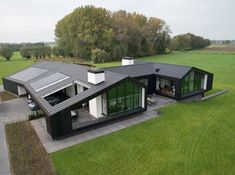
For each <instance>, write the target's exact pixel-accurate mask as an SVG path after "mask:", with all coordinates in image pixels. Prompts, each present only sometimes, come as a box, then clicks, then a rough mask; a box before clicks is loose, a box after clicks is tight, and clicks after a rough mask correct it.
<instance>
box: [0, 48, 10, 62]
mask: <svg viewBox="0 0 235 175" xmlns="http://www.w3.org/2000/svg"><path fill="white" fill-rule="evenodd" d="M0 55H1V56H2V57H4V58H6V60H7V61H9V60H10V58H11V56H12V55H13V50H12V49H11V48H9V47H1V48H0Z"/></svg>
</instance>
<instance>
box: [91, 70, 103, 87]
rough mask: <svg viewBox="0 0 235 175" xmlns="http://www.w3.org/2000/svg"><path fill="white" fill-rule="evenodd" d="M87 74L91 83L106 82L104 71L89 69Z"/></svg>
mask: <svg viewBox="0 0 235 175" xmlns="http://www.w3.org/2000/svg"><path fill="white" fill-rule="evenodd" d="M87 74H88V76H87V77H88V82H89V83H92V84H99V83H101V82H103V81H104V80H105V76H104V70H103V69H89V70H88V72H87Z"/></svg>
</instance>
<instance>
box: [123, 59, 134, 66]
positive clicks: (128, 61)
mask: <svg viewBox="0 0 235 175" xmlns="http://www.w3.org/2000/svg"><path fill="white" fill-rule="evenodd" d="M132 64H134V60H127V59H122V66H126V65H132Z"/></svg>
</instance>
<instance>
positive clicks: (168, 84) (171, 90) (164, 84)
mask: <svg viewBox="0 0 235 175" xmlns="http://www.w3.org/2000/svg"><path fill="white" fill-rule="evenodd" d="M156 91H157V92H159V93H162V94H165V95H169V96H175V83H174V81H172V80H168V79H165V78H156Z"/></svg>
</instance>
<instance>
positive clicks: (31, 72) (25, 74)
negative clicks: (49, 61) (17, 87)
mask: <svg viewBox="0 0 235 175" xmlns="http://www.w3.org/2000/svg"><path fill="white" fill-rule="evenodd" d="M47 71H48V70H46V69H40V68H36V67H30V68H28V69H25V70H23V71H21V72H18V73H16V74H13V75H11V76H10V78H13V79H16V80H19V81H24V82H27V81H29V80H31V79H33V78H36V77H38V76H39V75H41V74H43V73H45V72H47Z"/></svg>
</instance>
